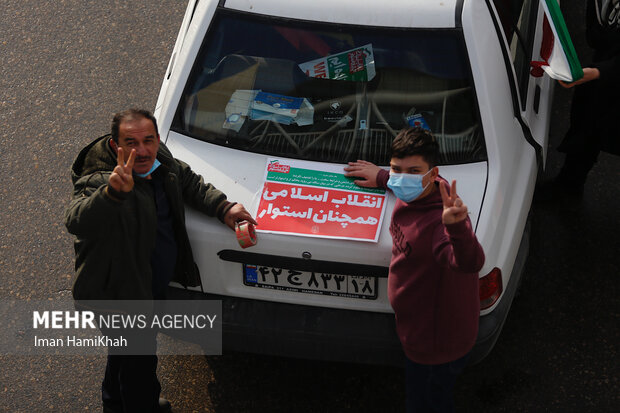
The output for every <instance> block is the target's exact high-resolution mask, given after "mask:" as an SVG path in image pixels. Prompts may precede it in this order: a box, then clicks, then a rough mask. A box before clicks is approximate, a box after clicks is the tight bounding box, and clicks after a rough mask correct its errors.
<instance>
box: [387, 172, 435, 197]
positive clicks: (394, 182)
mask: <svg viewBox="0 0 620 413" xmlns="http://www.w3.org/2000/svg"><path fill="white" fill-rule="evenodd" d="M430 171H432V169H429V171H428V172H427V173H425V174H424V175H418V174H399V173H394V172H391V171H390V179H389V180H388V183H387V186H388V188H390V189H391V190H392V192H393V193H394V195H396V197H397V198H399V199H401V200H403V201H405V202H411V201H413V200H415V199H416V198H417V197H419V196H420V195H421V194H422V192H424V190H425V189H426V188H427V187H428V185H429V184H430V182H429V184H426V186H422V179H423V178H424V177H425V176H426V175H428V173H429V172H430Z"/></svg>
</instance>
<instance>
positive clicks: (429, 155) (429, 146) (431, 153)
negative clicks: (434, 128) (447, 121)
mask: <svg viewBox="0 0 620 413" xmlns="http://www.w3.org/2000/svg"><path fill="white" fill-rule="evenodd" d="M412 155H419V156H421V157H422V159H424V161H425V162H426V163H428V166H429V167H430V168H432V167H434V166H437V163H438V162H439V144H438V143H437V141H436V140H435V138H434V137H433V135H432V134H431V133H430V132H429V131H427V130H426V129H423V128H420V127H415V128H409V129H403V130H401V131H400V132H399V133H398V135H396V138H394V141H393V142H392V157H393V158H398V159H402V158H406V157H407V156H412Z"/></svg>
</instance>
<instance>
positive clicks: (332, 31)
mask: <svg viewBox="0 0 620 413" xmlns="http://www.w3.org/2000/svg"><path fill="white" fill-rule="evenodd" d="M472 84H473V83H472V82H471V76H470V69H469V64H468V61H467V55H466V53H465V51H464V41H463V39H462V33H461V32H460V31H459V30H456V29H449V30H421V29H416V30H386V29H377V28H362V27H359V26H346V25H331V24H330V25H327V24H315V23H307V22H299V21H292V20H290V19H286V20H285V19H274V18H265V17H257V16H251V15H247V14H240V13H234V12H230V11H222V10H220V11H218V13H216V15H215V18H214V20H213V22H212V25H211V27H210V28H209V31H208V34H207V37H206V39H205V41H204V43H203V45H202V47H201V50H200V53H199V55H198V57H197V59H196V61H195V63H194V67H193V69H192V72H191V75H190V77H189V80H188V82H187V85H186V87H185V90H184V93H183V96H182V98H181V101H180V102H179V106H178V109H177V112H176V116H175V119H174V123H173V125H172V129H173V130H175V131H177V132H180V133H183V134H186V135H189V136H192V137H194V138H196V139H200V140H204V141H206V142H210V143H213V144H217V145H223V146H228V147H231V148H235V149H240V150H244V151H249V152H255V153H263V154H269V155H273V156H278V157H289V158H298V159H308V160H313V161H322V162H334V163H346V162H348V161H352V160H356V159H365V160H368V161H371V162H373V163H376V164H379V165H388V164H389V159H390V146H391V143H392V140H393V139H394V137H395V136H396V134H397V133H398V131H399V130H401V129H403V128H406V127H408V126H421V127H424V128H427V129H429V130H431V131H432V132H433V134H434V136H435V137H436V139H437V141H438V142H439V144H440V148H441V164H456V163H465V162H476V161H481V160H485V159H486V152H485V149H484V137H483V133H482V128H481V127H480V123H479V114H478V107H477V102H476V98H475V94H474V90H473V86H472Z"/></svg>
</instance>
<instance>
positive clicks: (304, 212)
mask: <svg viewBox="0 0 620 413" xmlns="http://www.w3.org/2000/svg"><path fill="white" fill-rule="evenodd" d="M311 168H313V169H311ZM319 168H321V169H319ZM342 168H343V166H333V165H327V164H321V163H312V162H305V161H284V160H270V162H269V163H268V165H267V171H266V177H265V181H264V183H263V186H262V189H261V194H260V201H259V204H258V208H257V211H256V213H255V217H256V220H257V222H258V226H257V227H256V230H257V231H260V232H271V233H282V234H290V235H300V236H310V237H322V238H340V239H349V240H359V241H371V242H377V240H378V239H379V230H380V228H381V224H382V222H383V216H384V213H385V202H386V194H385V191H384V190H379V189H367V188H360V187H358V186H356V185H355V184H354V183H353V182H352V180H350V179H348V178H346V177H345V176H344V171H343V170H342Z"/></svg>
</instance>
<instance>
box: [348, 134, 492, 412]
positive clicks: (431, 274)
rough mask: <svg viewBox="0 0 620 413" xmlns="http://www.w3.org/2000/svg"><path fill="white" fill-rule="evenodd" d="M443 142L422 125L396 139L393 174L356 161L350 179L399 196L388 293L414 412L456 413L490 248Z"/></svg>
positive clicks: (410, 409) (475, 331)
mask: <svg viewBox="0 0 620 413" xmlns="http://www.w3.org/2000/svg"><path fill="white" fill-rule="evenodd" d="M438 159H439V145H438V144H437V142H436V141H435V139H434V138H433V136H432V135H431V134H430V132H428V131H426V130H424V129H421V128H412V129H406V130H403V131H401V132H400V133H399V134H398V136H397V137H396V138H395V139H394V141H393V143H392V159H391V160H390V172H389V173H388V171H386V170H384V169H381V168H379V167H378V166H376V165H374V164H372V163H370V162H366V161H357V162H350V163H349V166H348V167H347V168H345V171H346V172H347V173H346V174H345V175H346V176H352V177H358V178H362V179H359V180H356V181H355V183H356V184H357V185H359V186H363V187H384V188H389V189H391V190H392V192H393V193H394V195H396V197H397V198H398V199H397V200H396V204H395V205H394V211H393V213H392V221H391V224H390V233H391V234H392V240H393V246H392V260H391V263H390V272H389V277H388V298H389V300H390V304H391V305H392V308H393V309H394V314H395V318H396V330H397V334H398V337H399V338H400V341H401V344H402V346H403V350H404V352H405V355H406V356H407V360H406V370H405V372H406V386H407V389H406V390H407V411H408V412H453V411H454V402H453V396H452V392H453V388H454V383H455V380H456V377H457V375H458V374H459V373H460V372H461V371H462V369H463V367H464V366H465V364H466V361H467V356H468V354H469V352H470V350H471V349H472V347H473V345H474V343H475V341H476V336H477V334H478V318H479V315H480V301H479V294H478V271H480V268H481V267H482V265H483V264H484V252H483V250H482V247H481V246H480V244H479V243H478V240H477V239H476V236H475V234H474V232H473V230H472V226H471V222H470V220H469V217H468V213H467V206H465V204H464V203H463V201H462V200H461V198H459V197H458V195H457V193H456V181H452V185H451V186H450V185H448V183H447V182H446V180H445V179H443V178H441V177H440V176H439V173H438V169H437V167H436V165H437V162H438Z"/></svg>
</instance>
